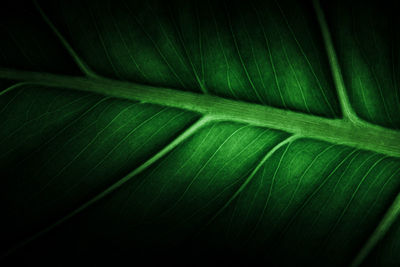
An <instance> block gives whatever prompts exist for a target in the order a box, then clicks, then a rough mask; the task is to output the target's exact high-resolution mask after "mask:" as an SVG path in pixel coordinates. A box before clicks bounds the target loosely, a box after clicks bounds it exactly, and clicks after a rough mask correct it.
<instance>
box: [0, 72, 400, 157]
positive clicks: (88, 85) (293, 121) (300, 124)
mask: <svg viewBox="0 0 400 267" xmlns="http://www.w3.org/2000/svg"><path fill="white" fill-rule="evenodd" d="M0 78H2V79H11V80H18V81H24V82H28V83H32V84H37V85H42V86H46V87H56V88H64V89H72V90H78V91H86V92H91V93H96V94H101V95H107V96H111V97H116V98H122V99H128V100H136V101H142V102H148V103H153V104H158V105H162V106H168V107H174V108H180V109H185V110H190V111H193V112H197V113H200V114H203V115H208V116H211V117H212V118H214V119H218V120H226V121H234V122H239V123H246V124H250V125H253V126H260V127H268V128H272V129H276V130H281V131H285V132H289V133H293V134H298V135H301V136H303V137H307V138H313V139H317V140H322V141H327V142H330V143H335V144H342V145H348V146H352V147H356V148H359V149H366V150H371V151H374V152H378V153H381V154H385V155H388V156H394V157H400V132H399V131H396V130H393V129H388V128H384V127H381V126H378V125H373V124H370V123H367V122H363V123H362V124H360V123H353V122H352V121H350V120H345V119H330V118H324V117H320V116H316V115H309V114H304V113H301V112H296V111H290V110H283V109H279V108H274V107H270V106H263V105H259V104H254V103H247V102H242V101H238V100H231V99H225V98H222V97H218V96H211V95H204V94H198V93H194V92H187V91H179V90H175V89H169V88H163V87H154V86H149V85H142V84H137V83H131V82H125V81H119V80H113V79H108V78H90V77H76V76H64V75H57V74H50V73H43V72H29V71H19V70H12V69H5V68H0Z"/></svg>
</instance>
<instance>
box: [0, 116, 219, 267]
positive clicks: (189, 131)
mask: <svg viewBox="0 0 400 267" xmlns="http://www.w3.org/2000/svg"><path fill="white" fill-rule="evenodd" d="M213 119H214V118H213V117H211V116H204V117H202V118H201V119H200V120H198V121H197V122H196V123H194V124H193V125H192V126H190V127H189V128H188V129H186V130H185V131H184V132H183V133H182V134H180V135H179V136H178V137H177V138H175V139H174V140H173V141H172V142H171V143H169V144H168V145H167V146H165V147H164V148H163V149H162V150H160V151H159V152H158V153H156V154H155V155H154V156H152V157H151V158H150V159H148V160H147V161H145V162H144V163H143V164H141V165H140V166H139V167H137V168H136V169H134V170H133V171H132V172H130V173H128V174H127V175H126V176H124V177H123V178H121V179H120V180H118V181H117V182H116V183H114V184H112V185H111V186H109V187H108V188H107V189H106V190H104V191H103V192H101V193H99V194H98V195H96V196H95V197H93V198H92V199H90V200H89V201H87V202H85V203H84V204H82V205H81V206H79V207H78V208H76V209H75V210H73V211H72V212H70V213H68V214H67V215H65V216H64V217H62V218H61V219H59V220H58V221H56V222H54V223H53V224H51V225H50V226H48V227H46V228H45V229H43V230H41V231H40V232H37V233H36V234H34V235H32V236H31V237H29V238H28V239H26V240H24V241H22V242H21V243H19V244H17V245H16V246H14V247H12V248H11V249H9V250H8V251H7V252H5V253H4V254H2V255H1V256H0V259H3V258H5V257H7V256H8V255H10V254H11V253H13V252H15V251H16V250H18V249H19V248H22V247H24V246H25V245H27V244H29V243H30V242H32V241H34V240H36V239H37V238H39V237H41V236H43V235H44V234H46V233H47V232H49V231H51V230H53V229H54V228H56V227H57V226H59V225H61V224H62V223H64V222H66V221H67V220H69V219H71V218H72V217H74V216H75V215H77V214H79V213H81V212H82V211H84V210H86V209H87V208H89V207H90V206H92V205H93V204H94V203H96V202H98V201H100V200H101V199H103V198H104V197H106V196H107V195H109V194H110V193H112V192H114V191H115V190H117V189H118V188H119V187H121V186H122V185H124V184H126V183H127V182H128V181H129V180H131V179H132V178H133V177H135V176H137V175H139V174H140V173H142V172H143V171H145V170H146V169H147V168H149V167H150V166H151V165H153V164H154V163H155V162H157V161H158V160H159V159H160V158H162V157H164V156H165V155H166V154H167V153H169V152H170V151H171V150H173V149H174V148H175V147H177V146H178V145H179V144H181V143H182V142H184V141H185V140H186V139H188V138H189V137H190V136H192V135H193V134H194V133H195V132H197V131H198V130H199V129H200V128H202V127H204V126H205V125H206V124H207V123H209V122H210V121H212V120H213Z"/></svg>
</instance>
